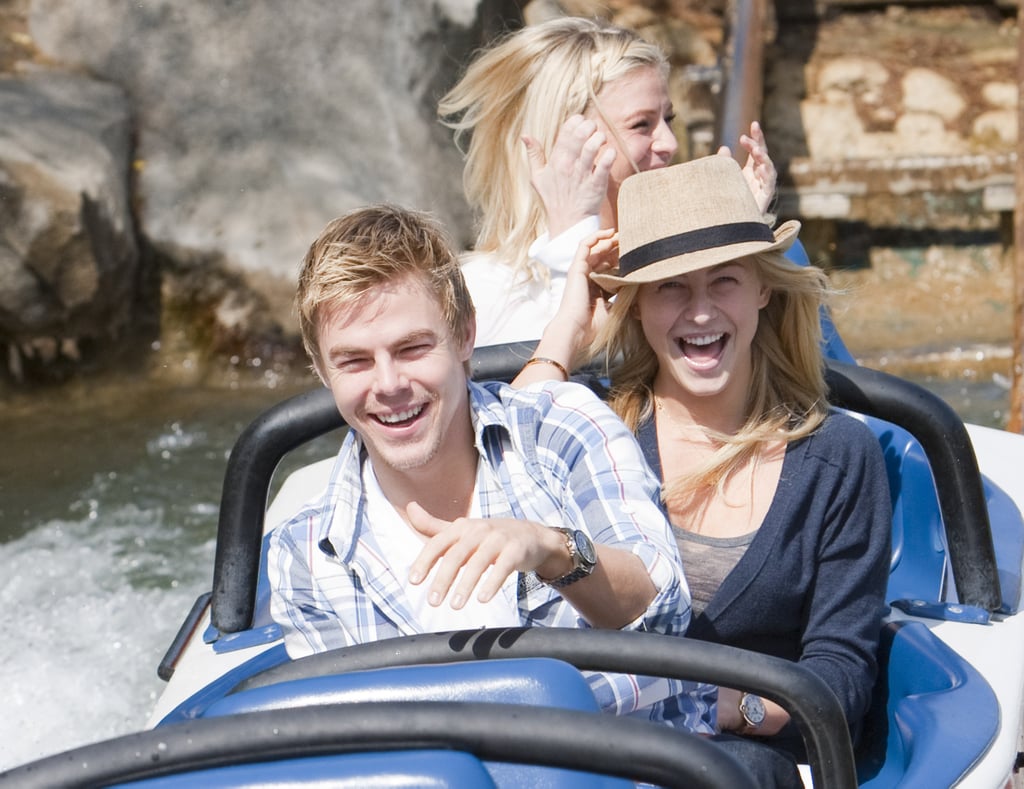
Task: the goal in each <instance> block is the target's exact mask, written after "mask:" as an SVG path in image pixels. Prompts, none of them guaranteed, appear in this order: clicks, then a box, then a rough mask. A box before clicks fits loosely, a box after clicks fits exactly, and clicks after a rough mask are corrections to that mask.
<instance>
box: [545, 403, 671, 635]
mask: <svg viewBox="0 0 1024 789" xmlns="http://www.w3.org/2000/svg"><path fill="white" fill-rule="evenodd" d="M547 386H548V387H550V391H551V393H552V411H551V413H550V414H549V415H548V417H546V418H545V419H543V420H542V421H541V427H540V434H539V435H538V441H537V445H538V454H541V455H543V456H545V457H546V459H547V461H548V462H550V463H551V464H552V466H553V468H554V469H555V476H556V477H557V478H558V482H557V484H558V485H560V486H561V487H562V489H563V490H564V494H563V502H564V513H565V515H566V517H568V518H569V519H570V520H571V525H572V527H573V528H577V529H581V530H583V531H585V532H587V533H588V534H589V535H590V538H591V539H592V540H593V541H594V542H595V543H601V544H604V545H612V546H615V547H618V548H621V549H623V550H627V551H629V552H630V553H632V554H633V555H635V556H636V557H637V558H639V559H640V561H641V562H642V563H643V565H644V567H645V568H646V569H647V572H648V574H649V575H650V577H651V581H652V582H653V584H654V586H655V589H656V590H657V591H656V593H655V595H654V597H653V599H652V600H651V602H650V604H649V605H648V607H647V609H646V610H645V611H644V612H643V613H642V614H641V615H640V616H639V617H637V619H635V620H634V621H633V622H630V623H629V624H628V625H626V626H625V627H624V629H628V630H646V631H651V632H656V633H665V634H668V635H683V634H684V633H685V632H686V628H687V626H688V624H689V621H690V591H689V587H688V586H687V585H686V580H685V578H684V576H683V570H682V562H681V560H680V558H679V549H678V548H677V546H676V542H675V538H674V537H673V536H672V529H671V526H670V525H669V523H668V520H667V518H666V516H665V512H664V510H663V509H662V507H661V503H660V490H661V486H660V483H659V482H658V480H657V479H656V478H655V476H654V474H653V473H652V472H651V470H650V469H649V468H648V466H647V463H646V461H645V460H644V458H643V453H642V452H641V450H640V447H639V445H638V444H637V441H636V438H635V437H634V436H633V434H632V433H631V432H630V431H629V429H628V428H627V427H626V425H625V424H624V423H623V422H622V420H621V419H619V417H618V416H617V415H616V414H615V413H614V412H613V411H612V410H611V409H610V408H609V407H608V406H607V405H605V404H604V403H603V402H601V401H600V400H599V399H598V398H597V397H596V396H595V395H594V394H593V393H592V392H590V391H589V390H588V389H587V388H586V387H583V386H580V385H578V384H573V383H556V384H550V383H549V384H547Z"/></svg>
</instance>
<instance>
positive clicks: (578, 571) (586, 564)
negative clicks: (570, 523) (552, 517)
mask: <svg viewBox="0 0 1024 789" xmlns="http://www.w3.org/2000/svg"><path fill="white" fill-rule="evenodd" d="M554 528H555V529H557V530H558V531H560V532H562V534H564V535H565V547H566V548H568V549H569V559H570V560H571V561H572V569H571V570H570V571H569V572H567V573H566V574H565V575H563V576H562V577H561V578H552V579H550V580H549V579H547V578H541V577H540V576H539V575H538V576H537V577H538V578H540V580H541V581H543V582H544V583H546V584H547V585H548V586H553V587H555V588H556V589H562V588H564V587H566V586H568V585H569V584H574V583H576V582H577V581H578V580H580V578H586V577H587V576H588V575H590V574H591V573H592V572H594V568H595V567H596V566H597V552H596V551H595V550H594V543H593V542H591V540H590V538H589V537H588V536H587V535H586V533H584V532H582V531H580V530H579V529H567V528H565V527H564V526H555V527H554Z"/></svg>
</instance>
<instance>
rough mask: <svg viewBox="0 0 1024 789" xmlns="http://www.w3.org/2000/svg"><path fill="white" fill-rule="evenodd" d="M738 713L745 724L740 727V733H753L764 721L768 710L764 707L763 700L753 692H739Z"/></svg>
mask: <svg viewBox="0 0 1024 789" xmlns="http://www.w3.org/2000/svg"><path fill="white" fill-rule="evenodd" d="M740 715H742V716H743V720H744V722H745V723H746V725H745V726H744V727H743V728H741V729H740V733H741V734H755V733H756V732H757V728H758V727H759V726H760V725H761V724H762V723H764V719H765V718H766V717H767V715H768V711H767V710H766V709H765V707H764V700H763V699H762V698H761V697H760V696H755V695H754V694H753V693H742V694H740Z"/></svg>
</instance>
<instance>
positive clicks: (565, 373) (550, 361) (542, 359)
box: [523, 356, 569, 381]
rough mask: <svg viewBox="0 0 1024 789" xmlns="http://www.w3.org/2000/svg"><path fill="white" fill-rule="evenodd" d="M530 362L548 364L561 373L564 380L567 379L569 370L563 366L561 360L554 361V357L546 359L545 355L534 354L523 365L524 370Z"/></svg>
mask: <svg viewBox="0 0 1024 789" xmlns="http://www.w3.org/2000/svg"><path fill="white" fill-rule="evenodd" d="M531 364H550V365H551V366H552V367H554V368H555V369H556V370H558V372H560V373H561V374H562V377H563V378H564V379H565V380H566V381H568V380H569V371H568V370H566V369H565V366H564V365H563V364H562V363H561V362H556V361H555V360H554V359H548V358H547V357H546V356H534V357H533V358H531V359H530V360H529V361H527V362H526V364H524V365H523V369H524V370H525V369H526V368H527V367H529V366H530V365H531Z"/></svg>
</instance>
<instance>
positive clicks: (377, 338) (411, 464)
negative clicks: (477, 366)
mask: <svg viewBox="0 0 1024 789" xmlns="http://www.w3.org/2000/svg"><path fill="white" fill-rule="evenodd" d="M473 339H474V337H473V331H472V330H470V331H467V332H466V336H465V337H452V336H451V332H450V330H449V328H448V326H447V324H446V323H445V322H444V320H443V318H442V317H441V310H440V307H439V305H438V304H437V301H436V300H435V298H434V297H433V296H432V295H431V294H429V293H428V292H427V290H426V289H425V288H424V286H423V285H422V283H421V282H420V281H419V280H418V279H417V278H416V277H415V276H413V275H409V276H406V277H404V278H402V279H399V280H397V281H395V282H393V283H389V284H387V285H384V286H381V287H379V288H376V289H374V290H373V291H371V292H370V293H369V294H367V295H366V296H365V297H364V298H363V299H362V300H361V301H359V302H357V303H356V304H355V305H354V306H346V307H344V308H336V309H334V310H330V309H328V310H327V311H325V313H324V315H323V317H322V319H321V322H320V328H319V340H320V349H321V356H322V358H323V368H322V369H321V370H320V371H319V372H320V374H321V378H323V380H324V383H326V384H327V385H328V386H329V387H330V389H331V392H332V393H333V394H334V401H335V403H336V404H337V406H338V410H339V411H340V412H341V415H342V416H343V417H344V418H345V421H346V422H347V423H348V424H349V426H350V427H352V428H353V429H354V430H356V431H357V432H358V433H359V434H360V436H362V438H363V441H364V442H365V444H366V447H367V451H368V452H369V455H370V458H371V460H372V462H373V464H374V468H375V469H378V471H379V472H380V471H384V470H385V467H390V468H391V469H393V470H395V471H397V472H400V473H408V472H412V471H414V470H420V469H425V468H429V467H432V466H433V465H434V464H438V463H445V462H446V460H445V458H446V457H448V458H449V459H450V458H451V455H449V454H448V453H450V452H455V453H458V452H466V451H467V450H468V451H472V448H473V440H472V425H471V422H470V417H469V409H468V392H467V389H466V372H465V367H464V363H465V362H466V361H467V360H468V359H469V358H470V356H471V355H472V353H473ZM448 462H450V460H449V461H448Z"/></svg>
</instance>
